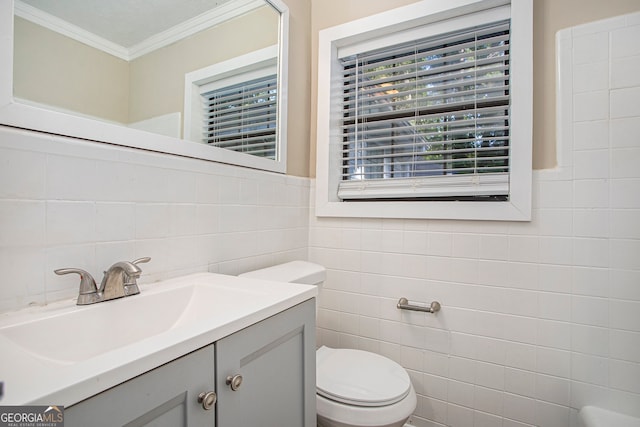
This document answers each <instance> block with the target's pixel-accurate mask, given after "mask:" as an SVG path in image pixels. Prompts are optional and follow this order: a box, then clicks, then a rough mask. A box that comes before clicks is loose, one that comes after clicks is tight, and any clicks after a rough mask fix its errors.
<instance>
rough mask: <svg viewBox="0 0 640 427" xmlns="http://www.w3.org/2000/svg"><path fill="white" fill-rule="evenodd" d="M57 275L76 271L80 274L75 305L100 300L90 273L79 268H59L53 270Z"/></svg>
mask: <svg viewBox="0 0 640 427" xmlns="http://www.w3.org/2000/svg"><path fill="white" fill-rule="evenodd" d="M53 272H54V273H56V274H57V275H58V276H62V275H63V274H71V273H76V274H78V275H80V292H79V293H78V301H77V303H76V304H77V305H87V304H93V303H96V302H98V301H99V300H100V297H99V295H98V288H97V287H96V281H95V280H94V279H93V276H91V274H89V273H87V272H86V271H84V270H82V269H80V268H59V269H57V270H54V271H53Z"/></svg>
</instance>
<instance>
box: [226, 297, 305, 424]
mask: <svg viewBox="0 0 640 427" xmlns="http://www.w3.org/2000/svg"><path fill="white" fill-rule="evenodd" d="M315 356H316V355H315V299H312V300H309V301H306V302H304V303H302V304H299V305H297V306H295V307H292V308H291V309H289V310H287V311H284V312H282V313H280V314H277V315H275V316H273V317H270V318H268V319H265V320H263V321H262V322H259V323H257V324H255V325H253V326H250V327H248V328H246V329H243V330H241V331H239V332H237V333H235V334H233V335H230V336H228V337H226V338H223V339H222V340H220V341H218V342H217V343H216V367H217V368H216V383H217V388H216V390H217V392H218V405H217V417H218V418H217V421H218V424H217V425H218V427H239V426H244V427H303V426H304V427H312V426H313V427H315V425H316V405H315V403H316V401H315V376H316V364H315V360H316V359H315ZM236 375H241V376H242V383H241V384H240V386H239V387H238V388H237V390H235V391H234V390H232V389H231V386H230V385H228V384H227V378H233V377H234V376H236Z"/></svg>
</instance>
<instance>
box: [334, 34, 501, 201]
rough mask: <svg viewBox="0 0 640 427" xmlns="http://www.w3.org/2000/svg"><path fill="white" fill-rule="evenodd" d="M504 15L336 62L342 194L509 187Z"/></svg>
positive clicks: (414, 194) (457, 192) (479, 191)
mask: <svg viewBox="0 0 640 427" xmlns="http://www.w3.org/2000/svg"><path fill="white" fill-rule="evenodd" d="M509 30H510V29H509V21H502V22H496V23H493V24H490V25H486V26H482V27H473V28H467V29H465V30H462V31H459V32H456V33H449V34H442V35H439V36H435V37H430V38H427V39H422V40H416V41H415V42H412V43H406V44H400V45H395V46H390V47H386V48H383V49H379V50H374V51H368V52H362V53H358V54H356V55H351V56H349V57H345V58H342V59H341V63H342V70H343V73H342V86H341V87H340V90H341V95H342V97H341V98H342V111H341V113H342V130H341V132H342V137H343V139H342V141H343V142H342V162H343V168H342V180H341V183H340V185H339V191H338V193H339V196H340V198H342V199H360V198H402V199H404V198H434V197H456V198H458V197H460V198H467V197H481V198H484V197H487V196H488V197H496V196H497V197H504V196H506V195H508V192H509V105H510V90H509V33H510V31H509Z"/></svg>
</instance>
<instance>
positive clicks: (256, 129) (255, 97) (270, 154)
mask: <svg viewBox="0 0 640 427" xmlns="http://www.w3.org/2000/svg"><path fill="white" fill-rule="evenodd" d="M277 54H278V47H277V46H275V45H274V46H271V47H268V48H265V49H260V50H258V51H255V52H251V53H249V54H246V55H242V56H239V57H236V58H233V59H231V60H229V61H225V62H221V63H218V64H215V65H213V66H210V67H206V68H204V69H201V70H197V71H195V72H192V73H189V74H187V75H186V77H185V108H184V111H185V138H186V139H189V140H191V141H195V142H202V143H204V144H208V145H211V146H214V147H218V148H222V149H226V150H231V151H235V152H237V153H243V154H248V155H252V156H257V157H262V158H267V159H272V160H276V159H277V147H276V142H277V122H276V117H277V110H278V84H277Z"/></svg>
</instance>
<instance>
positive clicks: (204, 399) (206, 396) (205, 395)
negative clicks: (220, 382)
mask: <svg viewBox="0 0 640 427" xmlns="http://www.w3.org/2000/svg"><path fill="white" fill-rule="evenodd" d="M216 400H218V396H216V392H215V391H207V392H204V391H203V392H202V393H200V394H199V395H198V403H202V408H203V409H204V410H205V411H208V410H209V409H211V408H213V405H215V404H216Z"/></svg>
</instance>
